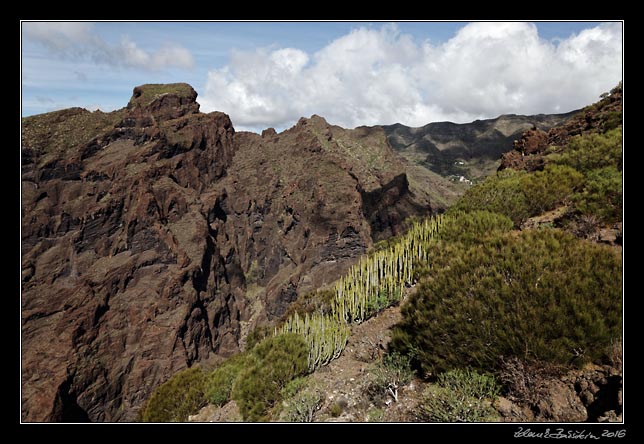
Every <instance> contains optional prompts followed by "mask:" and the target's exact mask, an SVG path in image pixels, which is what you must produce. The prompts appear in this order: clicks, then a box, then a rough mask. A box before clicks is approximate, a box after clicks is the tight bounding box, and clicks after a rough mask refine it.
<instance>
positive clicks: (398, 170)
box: [21, 84, 430, 421]
mask: <svg viewBox="0 0 644 444" xmlns="http://www.w3.org/2000/svg"><path fill="white" fill-rule="evenodd" d="M195 99H196V92H195V91H194V90H193V89H192V88H191V87H190V86H189V85H185V84H174V85H144V86H142V87H137V88H135V90H134V95H133V97H132V100H131V101H130V103H129V105H128V106H127V108H124V109H122V110H119V111H115V112H113V113H101V112H94V113H90V112H88V111H85V110H81V109H72V110H65V111H60V112H56V113H50V114H43V115H39V116H33V117H28V118H25V119H23V146H22V160H23V162H22V168H23V171H22V179H23V183H22V270H23V271H22V276H23V284H22V299H21V302H22V396H23V399H22V419H23V420H25V421H84V420H90V421H131V420H135V419H136V417H137V415H138V411H139V409H140V407H141V405H142V403H143V402H144V400H145V399H146V398H147V397H148V396H149V394H150V393H151V391H152V390H153V389H154V388H155V387H156V386H157V385H159V384H160V383H161V382H163V381H164V380H166V379H167V378H169V377H170V376H171V375H172V374H173V373H174V372H176V371H178V370H180V369H182V368H185V367H186V366H190V365H191V364H192V363H194V362H199V361H204V360H208V359H209V358H210V357H212V355H213V354H219V355H224V356H225V355H228V354H230V353H232V352H234V351H236V350H238V349H239V348H240V347H243V344H244V339H245V335H246V334H247V332H248V330H249V329H250V328H252V327H253V326H254V325H256V324H258V323H266V322H270V321H271V320H274V319H277V318H278V317H279V316H281V315H282V314H283V313H284V311H285V310H286V307H287V306H288V304H289V303H290V302H292V301H293V300H294V299H295V298H296V297H297V295H298V294H299V293H301V292H304V291H308V290H310V289H314V288H318V287H320V286H324V285H325V284H329V283H331V282H332V281H333V280H334V279H336V278H337V277H338V275H339V274H340V273H341V272H343V271H344V270H346V269H347V268H348V267H349V266H350V265H351V263H353V261H354V260H355V259H356V258H357V257H359V256H360V255H361V254H363V253H364V252H365V251H366V250H367V249H368V248H369V246H370V245H371V244H372V242H373V240H374V239H378V238H381V237H383V236H386V235H390V234H396V233H397V232H398V231H399V230H400V226H401V222H402V220H403V219H404V218H405V217H406V216H409V215H412V214H427V213H428V212H429V210H430V209H429V205H428V202H427V201H426V200H422V199H419V198H417V197H416V196H414V195H413V194H412V193H411V192H410V191H409V188H408V182H407V178H406V176H405V173H404V165H403V164H402V163H401V161H400V159H399V158H398V157H397V155H396V154H395V153H394V152H393V151H392V150H391V148H390V147H389V145H388V143H387V140H386V137H385V134H384V132H383V131H382V129H379V128H358V129H356V130H344V129H342V128H339V127H335V126H331V125H329V124H327V123H326V121H324V119H322V118H320V117H317V116H313V117H311V118H310V119H301V120H300V122H298V124H297V125H296V126H295V127H293V128H291V129H289V130H287V131H285V132H283V133H280V134H277V133H275V132H274V131H265V132H264V134H263V135H262V136H261V137H260V136H259V135H257V134H252V133H235V131H234V129H233V127H232V124H231V122H230V119H229V118H228V116H226V115H225V114H223V113H219V112H213V113H209V114H202V113H200V112H199V110H198V109H199V105H198V104H197V103H196V102H195Z"/></svg>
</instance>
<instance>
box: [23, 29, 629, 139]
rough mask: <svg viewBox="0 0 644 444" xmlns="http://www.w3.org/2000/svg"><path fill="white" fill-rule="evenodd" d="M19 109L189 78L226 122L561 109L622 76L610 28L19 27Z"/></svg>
mask: <svg viewBox="0 0 644 444" xmlns="http://www.w3.org/2000/svg"><path fill="white" fill-rule="evenodd" d="M22 37H23V38H22V114H23V116H27V115H31V114H37V113H42V112H48V111H52V110H55V109H61V108H66V107H70V106H81V107H85V108H88V109H91V110H94V109H101V110H103V111H111V110H113V109H117V108H121V107H123V106H125V105H126V104H127V101H128V100H129V98H130V96H131V93H132V89H133V87H134V86H137V85H140V84H143V83H170V82H187V83H190V84H191V85H192V86H193V87H194V88H195V89H196V90H197V92H198V93H199V98H198V99H197V100H198V101H199V103H200V104H201V107H202V111H205V112H209V111H214V110H219V111H224V112H226V113H228V114H229V115H230V116H231V119H232V120H233V124H234V125H235V128H237V129H247V130H253V131H261V129H263V128H266V127H269V126H273V127H275V128H277V129H278V130H281V129H284V128H287V127H289V126H291V125H293V124H294V123H295V122H296V121H297V119H298V118H299V117H301V116H306V117H308V116H310V115H311V114H319V115H322V116H324V117H326V118H327V120H329V121H330V122H331V123H335V124H339V125H342V126H345V127H354V126H357V125H361V124H367V125H374V124H391V123H395V122H401V123H404V124H407V125H410V126H420V125H424V124H426V123H429V122H431V121H438V120H451V121H460V122H466V121H471V120H474V119H476V118H492V117H496V116H498V115H500V114H504V113H517V114H533V113H539V112H543V113H551V112H567V111H570V110H572V109H576V108H579V107H581V106H584V105H587V104H589V103H591V102H593V101H595V100H596V99H597V97H598V96H599V95H600V94H601V93H602V92H604V91H607V90H609V89H610V88H611V87H612V86H614V85H615V84H617V82H618V81H620V80H621V79H622V24H621V23H598V22H536V23H525V22H520V23H508V22H493V23H465V22H402V23H401V22H398V23H384V22H376V23H373V22H290V23H288V22H287V23H275V22H241V23H239V22H192V23H190V22H188V23H186V22H161V23H159V22H99V23H88V22H72V23H68V22H67V23H65V22H58V23H47V22H38V23H33V22H24V23H23V24H22Z"/></svg>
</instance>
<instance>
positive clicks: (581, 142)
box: [548, 128, 622, 174]
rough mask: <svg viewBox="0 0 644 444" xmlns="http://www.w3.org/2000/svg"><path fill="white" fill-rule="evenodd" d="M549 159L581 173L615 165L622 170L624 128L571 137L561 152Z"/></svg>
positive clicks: (614, 166)
mask: <svg viewBox="0 0 644 444" xmlns="http://www.w3.org/2000/svg"><path fill="white" fill-rule="evenodd" d="M548 160H549V161H550V162H552V163H555V164H559V165H567V166H569V167H572V168H574V169H576V170H577V171H579V172H581V173H584V174H586V173H588V172H590V171H592V170H595V169H598V168H606V167H613V168H616V169H617V170H619V171H621V170H622V129H621V128H615V129H612V130H610V131H607V132H606V133H605V134H584V135H580V136H575V137H573V138H572V139H570V142H569V143H568V145H567V146H566V147H565V148H564V149H563V150H562V152H561V153H560V154H553V155H550V156H548Z"/></svg>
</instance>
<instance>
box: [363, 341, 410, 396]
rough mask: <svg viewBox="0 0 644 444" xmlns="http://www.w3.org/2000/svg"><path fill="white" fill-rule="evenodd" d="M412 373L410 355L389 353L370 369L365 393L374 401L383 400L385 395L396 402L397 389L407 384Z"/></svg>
mask: <svg viewBox="0 0 644 444" xmlns="http://www.w3.org/2000/svg"><path fill="white" fill-rule="evenodd" d="M413 375H414V373H413V371H412V369H411V358H410V356H405V355H401V354H400V353H397V352H393V353H389V354H387V355H385V356H384V357H383V359H382V360H381V361H380V362H378V363H377V364H376V365H375V366H374V368H373V370H372V371H371V377H370V379H369V381H368V384H367V386H366V392H367V395H368V396H369V398H370V399H371V400H372V401H375V402H383V401H384V400H385V398H387V397H391V398H392V399H393V400H394V401H395V402H398V389H399V388H400V387H402V386H404V385H405V384H408V383H409V382H410V381H411V379H412V377H413Z"/></svg>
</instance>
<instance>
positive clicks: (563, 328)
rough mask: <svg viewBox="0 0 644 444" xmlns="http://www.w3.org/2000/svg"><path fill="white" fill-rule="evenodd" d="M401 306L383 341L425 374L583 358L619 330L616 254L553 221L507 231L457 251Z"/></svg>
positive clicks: (595, 355) (580, 360) (596, 351)
mask: <svg viewBox="0 0 644 444" xmlns="http://www.w3.org/2000/svg"><path fill="white" fill-rule="evenodd" d="M402 314H403V320H402V322H401V323H400V324H399V325H398V326H396V328H395V329H394V332H393V335H392V341H391V343H390V347H391V348H392V350H395V351H398V352H400V353H403V354H405V353H410V352H411V351H413V352H415V353H416V355H417V356H416V359H417V360H418V363H419V364H420V366H421V368H422V370H424V371H425V372H426V373H428V374H438V373H440V372H441V371H445V370H449V369H452V368H457V367H467V366H471V367H473V368H476V369H482V370H484V371H487V370H488V369H490V370H491V369H495V368H497V367H498V366H499V363H500V362H499V360H500V358H501V357H506V358H509V357H513V356H516V357H519V358H521V359H526V360H542V361H546V362H556V363H562V364H571V363H574V364H582V363H584V362H587V361H590V360H596V359H597V358H598V357H599V353H600V352H601V350H603V349H604V348H605V346H606V345H608V344H610V342H611V340H613V339H614V338H618V337H619V336H620V327H621V260H620V258H619V257H618V256H617V255H616V254H615V253H614V252H613V251H612V250H611V249H610V248H609V247H605V246H602V245H596V244H590V243H588V242H585V241H581V240H578V239H576V238H574V237H573V236H571V235H568V234H565V233H562V232H559V231H557V230H551V229H544V230H530V231H526V232H522V233H520V234H519V235H514V233H509V234H508V235H504V236H499V237H497V238H495V239H490V240H489V241H488V242H487V243H485V244H480V245H475V246H472V247H470V248H467V249H461V250H460V251H459V250H458V249H456V250H454V256H453V257H452V258H451V259H450V261H449V266H447V267H444V268H443V269H442V270H441V271H440V272H438V273H435V275H434V276H433V278H432V279H430V280H427V281H426V282H423V283H422V284H421V285H420V286H419V290H418V292H417V293H416V294H415V295H413V296H412V297H411V298H410V300H409V303H407V304H406V305H405V306H404V307H403V309H402Z"/></svg>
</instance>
